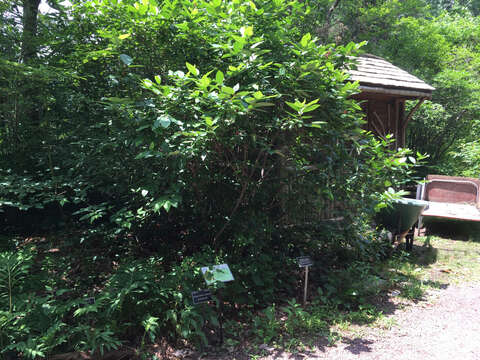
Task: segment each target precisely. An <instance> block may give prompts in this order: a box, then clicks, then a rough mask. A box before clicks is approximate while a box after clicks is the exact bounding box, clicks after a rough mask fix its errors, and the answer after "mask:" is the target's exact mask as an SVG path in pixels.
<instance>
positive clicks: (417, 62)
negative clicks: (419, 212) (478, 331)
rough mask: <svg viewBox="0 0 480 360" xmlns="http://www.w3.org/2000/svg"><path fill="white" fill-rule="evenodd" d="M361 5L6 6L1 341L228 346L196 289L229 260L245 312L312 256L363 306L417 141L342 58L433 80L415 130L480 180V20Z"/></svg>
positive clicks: (0, 140) (229, 293)
mask: <svg viewBox="0 0 480 360" xmlns="http://www.w3.org/2000/svg"><path fill="white" fill-rule="evenodd" d="M357 3H358V2H357V1H327V0H319V1H311V2H298V1H291V2H285V1H282V0H274V1H263V0H261V1H256V2H251V1H240V0H230V1H220V0H213V1H187V0H167V1H161V2H160V1H154V0H142V1H140V2H135V1H119V0H91V1H75V2H74V5H73V6H65V5H62V4H59V3H57V2H53V1H52V2H50V5H51V6H52V8H51V9H55V11H53V10H51V12H50V13H44V14H42V13H39V14H36V13H35V11H34V10H35V6H37V7H38V1H35V0H24V1H23V2H22V4H17V3H16V2H13V3H12V2H10V1H1V2H0V14H1V15H0V17H1V19H2V20H4V21H3V22H2V27H1V28H0V34H1V35H2V36H1V37H0V49H2V56H1V58H0V88H1V93H0V99H1V101H0V154H1V157H0V184H1V187H0V234H2V235H4V236H5V237H4V238H0V240H1V242H2V244H1V245H2V248H1V249H2V250H1V251H2V252H0V348H1V349H2V350H1V351H3V353H5V354H7V353H10V354H22V355H23V356H26V357H30V358H34V357H38V356H39V357H43V356H47V355H48V354H52V353H57V352H62V351H71V350H72V349H75V350H84V351H91V352H104V351H108V350H111V349H115V348H117V347H119V346H120V345H121V344H124V345H126V344H133V345H135V346H137V348H139V349H141V350H139V351H143V350H144V349H145V347H146V346H147V345H148V344H152V343H155V342H156V341H158V340H159V338H160V337H163V338H166V339H167V340H168V341H170V342H172V341H175V340H176V341H179V340H180V339H184V340H185V339H186V340H188V341H190V342H193V343H197V344H206V343H208V342H211V340H212V339H210V338H208V337H207V336H206V335H205V334H208V333H209V332H208V331H205V329H207V328H216V327H217V326H218V323H217V321H218V320H217V317H216V315H215V311H214V309H213V308H211V307H209V306H207V305H202V306H200V307H194V306H193V304H192V301H191V297H190V294H191V291H193V290H198V289H200V288H202V287H204V286H205V285H204V284H202V283H203V280H202V278H201V275H200V273H199V267H200V266H204V265H211V264H215V263H222V262H227V263H228V264H229V265H230V267H231V269H232V271H233V273H234V274H235V279H236V280H235V281H234V282H233V283H229V284H228V285H226V286H225V289H223V290H222V291H223V297H224V301H222V303H225V305H226V307H227V308H226V309H225V312H226V316H227V318H229V316H230V315H232V314H235V312H236V310H235V309H238V308H242V309H245V312H242V313H241V314H240V316H245V317H248V316H251V311H253V309H258V308H263V307H265V306H267V305H268V304H270V303H271V302H273V301H275V299H276V298H278V295H279V294H283V295H287V296H289V297H294V296H295V295H296V287H297V280H296V279H297V275H298V274H297V271H298V270H297V269H298V268H297V266H296V264H295V263H294V259H295V257H296V256H299V255H301V254H305V253H308V254H311V255H312V257H314V259H315V260H316V261H317V262H318V263H321V264H322V266H321V267H320V268H319V269H318V273H317V277H316V278H315V280H314V281H313V286H320V285H322V286H323V287H324V290H320V291H325V292H326V294H327V295H328V297H329V298H336V299H342V300H341V301H340V302H338V303H335V304H337V305H338V304H340V305H342V306H345V307H351V306H352V307H354V306H355V305H356V304H357V305H358V298H359V296H363V295H365V294H368V293H369V291H370V290H369V289H368V286H363V285H362V284H368V283H372V281H377V280H378V281H380V280H379V278H378V276H376V275H372V274H370V273H369V267H368V265H366V264H368V262H370V261H375V260H378V259H380V258H383V257H384V256H386V255H387V254H388V252H389V244H388V241H386V240H384V239H383V238H382V237H381V236H379V235H378V233H377V231H376V229H375V223H374V215H375V211H376V210H378V209H379V208H381V207H382V206H385V205H386V203H388V200H389V199H391V198H392V197H394V196H397V193H396V192H395V191H396V190H400V189H401V188H402V186H403V185H405V184H406V183H407V182H408V181H410V180H411V177H412V173H413V164H414V163H415V158H414V157H412V151H410V150H407V149H400V150H398V151H392V150H391V149H390V148H389V143H388V140H378V139H375V138H374V137H373V135H372V134H369V133H366V132H365V131H364V130H362V125H363V116H362V114H361V112H360V107H359V105H358V104H357V103H356V102H355V101H353V100H352V99H351V98H350V96H351V95H353V94H355V93H356V92H357V91H358V89H357V85H356V84H352V83H349V82H348V81H347V78H348V76H347V75H346V74H345V69H346V68H347V67H348V65H349V64H350V62H351V61H352V56H354V55H356V54H358V52H359V51H362V46H363V48H364V50H366V51H371V52H374V53H375V54H376V55H381V56H385V57H387V58H388V59H389V60H391V61H392V62H394V63H396V64H398V65H401V66H404V67H405V68H406V69H407V70H409V71H411V72H413V73H415V74H416V75H418V76H420V77H422V78H424V79H425V80H427V81H430V82H431V83H432V84H433V85H434V86H435V87H437V91H436V92H435V96H434V99H433V100H432V102H431V103H427V104H425V105H424V107H423V108H422V110H421V111H420V112H418V114H417V115H416V117H415V118H414V119H413V120H412V126H411V130H410V131H411V134H410V136H409V139H410V146H411V147H412V148H413V149H414V150H418V151H420V152H427V153H430V158H429V159H430V160H429V161H430V164H429V165H434V166H435V167H436V168H435V169H437V170H439V171H440V170H441V171H444V172H446V173H451V174H466V175H475V176H478V175H476V173H475V171H477V173H478V164H476V159H478V158H479V154H480V153H479V147H478V143H477V139H476V137H475V132H476V131H477V130H478V119H477V114H478V107H479V104H480V103H479V101H478V96H477V95H478V89H479V88H478V86H479V85H478V84H479V83H478V70H479V67H478V65H479V60H478V59H479V58H478V39H479V38H480V37H479V36H476V35H475V34H477V35H478V33H479V31H480V30H479V29H480V28H479V25H478V18H477V17H476V16H477V15H478V14H477V12H478V5H477V4H476V3H475V2H473V1H472V2H461V3H458V4H456V5H455V6H454V7H453V8H450V7H449V5H448V4H443V3H442V2H435V3H434V2H431V3H429V2H425V1H420V0H409V1H396V0H385V1H376V2H371V1H362V2H361V3H362V5H361V6H357V5H358V4H357ZM27 6H29V9H30V10H32V11H21V9H26V7H27ZM37 22H38V23H37ZM22 24H23V26H22ZM458 29H460V30H458ZM352 41H353V42H352ZM363 41H367V43H365V42H363ZM19 44H20V45H19ZM420 129H421V130H420ZM432 139H434V140H432ZM432 141H434V142H432ZM457 149H461V150H462V151H461V152H458V151H456V150H457ZM454 165H455V166H454ZM467 167H468V169H467ZM53 231H55V232H56V233H57V235H53V236H52V235H51V233H52V232H53ZM32 234H33V235H44V234H48V235H47V238H48V239H50V238H53V239H55V240H53V241H52V242H51V243H50V242H46V241H41V240H39V241H37V242H35V244H33V245H32V244H29V243H28V241H27V242H22V241H18V238H15V237H14V235H24V236H25V235H32ZM58 234H62V235H61V236H59V235H58ZM39 239H42V238H41V237H40V238H39ZM32 246H33V247H32ZM353 260H355V262H354V263H353V265H351V266H350V267H348V264H350V263H351V262H352V261H353ZM345 268H346V269H345ZM337 273H338V274H343V275H341V276H345V278H343V280H342V278H341V277H337V278H332V277H330V275H331V274H337ZM345 274H346V275H345ZM353 274H358V276H359V278H360V280H359V281H353V280H352V278H353V277H354V276H353ZM372 279H373V280H372ZM219 286H222V285H219ZM362 291H363V295H362ZM92 297H93V298H94V299H95V301H93V302H92V301H91V299H92ZM89 299H90V300H89ZM219 303H220V301H218V302H217V304H219ZM337 305H335V306H337ZM293 308H295V307H293ZM270 309H271V308H270ZM267 310H268V309H267ZM268 311H270V310H268ZM292 311H293V310H292ZM248 314H250V315H248ZM267 314H268V312H267ZM298 314H300V313H298ZM234 327H235V326H234V325H231V326H230V330H232V329H233V328H234ZM228 329H229V327H228V326H227V331H228ZM258 329H260V330H261V329H263V325H262V324H258ZM263 330H264V331H268V329H263Z"/></svg>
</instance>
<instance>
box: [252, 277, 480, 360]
mask: <svg viewBox="0 0 480 360" xmlns="http://www.w3.org/2000/svg"><path fill="white" fill-rule="evenodd" d="M389 319H391V321H392V323H393V324H394V325H393V326H392V327H390V329H388V330H382V329H380V328H377V327H368V326H366V327H361V328H358V329H356V330H355V331H353V332H352V333H351V334H349V335H346V336H343V337H342V339H341V340H340V341H338V342H337V343H336V344H335V345H333V346H327V345H321V344H319V345H318V346H317V348H316V349H315V350H311V351H305V352H302V353H297V354H287V353H284V352H282V351H278V350H272V351H271V352H270V354H269V355H268V356H265V357H260V358H259V359H263V360H273V359H295V360H297V359H335V360H350V359H356V360H373V359H378V360H380V359H381V360H384V359H387V360H407V359H408V360H416V359H420V360H430V359H432V360H433V359H435V360H441V359H448V360H455V359H462V360H470V359H472V360H473V359H480V337H479V334H480V283H467V284H463V285H458V286H452V285H451V286H449V287H448V288H446V289H443V290H435V291H431V292H430V293H429V294H428V295H427V297H426V300H425V301H421V302H419V303H417V304H414V305H411V306H408V307H406V308H404V309H401V310H396V311H395V312H393V313H392V314H391V315H389Z"/></svg>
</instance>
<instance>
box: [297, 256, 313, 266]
mask: <svg viewBox="0 0 480 360" xmlns="http://www.w3.org/2000/svg"><path fill="white" fill-rule="evenodd" d="M297 262H298V266H299V267H307V266H312V265H313V261H312V259H311V258H310V256H300V257H298V258H297Z"/></svg>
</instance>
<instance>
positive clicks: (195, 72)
mask: <svg viewBox="0 0 480 360" xmlns="http://www.w3.org/2000/svg"><path fill="white" fill-rule="evenodd" d="M185 65H187V69H188V71H189V72H190V74H192V75H194V76H198V74H200V71H198V69H197V68H196V67H195V65H192V64H190V63H189V62H187V63H185Z"/></svg>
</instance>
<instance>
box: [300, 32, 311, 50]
mask: <svg viewBox="0 0 480 360" xmlns="http://www.w3.org/2000/svg"><path fill="white" fill-rule="evenodd" d="M311 38H312V35H310V33H306V34H305V35H303V37H302V40H300V45H301V46H302V47H307V45H308V43H309V42H310V40H311Z"/></svg>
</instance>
